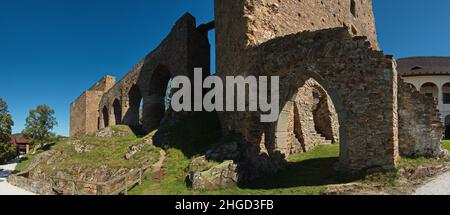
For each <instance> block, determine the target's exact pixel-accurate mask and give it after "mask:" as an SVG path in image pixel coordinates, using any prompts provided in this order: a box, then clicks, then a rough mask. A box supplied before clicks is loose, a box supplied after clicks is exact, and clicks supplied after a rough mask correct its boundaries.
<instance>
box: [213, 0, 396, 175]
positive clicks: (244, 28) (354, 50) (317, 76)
mask: <svg viewBox="0 0 450 215" xmlns="http://www.w3.org/2000/svg"><path fill="white" fill-rule="evenodd" d="M323 2H324V4H321V3H320V1H301V3H299V1H295V2H294V1H283V2H278V1H252V0H240V1H224V0H222V1H221V0H217V1H216V6H215V10H216V41H217V48H216V50H217V54H216V56H217V62H218V64H217V74H218V75H219V76H222V77H223V76H227V75H244V76H247V75H256V76H261V75H262V76H264V75H268V76H272V75H277V76H280V83H281V86H280V94H281V106H282V107H284V106H285V105H286V104H288V102H289V101H292V100H293V97H294V96H295V95H296V94H297V92H298V90H299V89H300V88H301V87H302V86H304V85H305V82H306V81H308V80H309V79H311V78H313V79H314V80H315V81H317V82H318V83H319V84H320V85H321V86H323V88H324V89H325V90H326V91H327V93H328V94H329V95H330V97H331V100H332V101H333V103H334V105H335V108H336V112H337V114H338V118H339V125H340V132H339V135H340V138H339V140H340V143H341V154H340V167H341V168H342V169H343V170H347V171H358V170H362V169H365V168H371V167H384V168H393V167H395V164H396V160H397V158H398V114H397V109H398V106H397V72H396V70H395V63H394V61H393V60H392V58H391V57H388V56H385V55H384V54H383V53H382V52H379V51H376V48H377V46H378V45H377V43H376V35H375V31H374V27H370V26H374V19H373V15H368V17H372V18H367V19H361V20H359V21H357V20H356V19H355V20H353V21H354V23H353V24H355V26H356V27H357V28H359V32H364V31H365V32H369V33H364V34H365V35H366V36H367V37H354V35H353V34H352V32H351V31H349V29H348V28H344V27H341V28H335V29H328V30H318V29H326V28H331V27H334V25H333V23H334V22H331V21H329V22H328V21H326V20H327V19H325V22H323V24H321V25H317V26H316V25H315V27H312V25H306V22H303V23H302V21H299V22H295V21H293V20H292V19H291V18H292V14H293V11H295V10H293V9H292V8H296V9H297V10H300V11H302V10H304V11H309V12H310V13H314V14H322V13H324V14H325V13H326V14H328V15H331V16H332V14H333V13H330V12H329V11H328V12H327V10H326V8H328V7H327V5H326V4H327V3H325V2H332V1H323ZM339 2H340V3H341V7H336V6H335V4H334V3H335V2H333V5H334V6H335V8H336V10H339V9H340V10H341V11H347V12H348V13H349V15H350V16H353V15H352V13H351V12H350V10H349V9H347V8H350V1H348V4H347V3H345V2H347V1H339ZM358 2H360V1H358ZM303 3H305V4H306V5H309V7H306V6H305V5H303V7H306V8H305V9H303V8H300V7H301V6H299V5H302V4H303ZM344 3H345V4H344ZM362 3H363V4H361V5H360V7H361V8H360V9H363V10H366V11H367V13H370V14H372V12H371V3H372V2H371V1H363V2H362ZM330 4H331V3H330ZM320 5H323V7H322V6H320ZM319 6H320V7H319ZM330 8H331V6H330ZM343 13H344V12H343ZM336 16H337V17H339V15H336ZM342 16H344V15H342ZM290 17H291V18H290ZM297 17H298V15H297ZM361 17H364V16H362V15H361ZM269 19H270V22H269ZM314 19H315V18H314V16H313V17H312V18H311V19H308V23H309V21H311V20H314ZM299 20H300V19H299ZM319 20H320V19H319ZM328 20H330V19H328ZM295 23H298V24H295ZM285 26H289V27H285ZM318 26H319V27H318ZM339 26H342V24H341V25H339ZM363 26H365V27H363ZM362 29H367V30H362ZM308 30H318V31H315V32H307V31H308ZM350 30H351V29H350ZM298 32H302V33H298ZM259 115H260V113H255V114H254V113H250V112H244V113H227V114H226V116H223V117H222V124H223V128H224V129H225V130H226V132H231V133H240V134H242V135H243V136H244V139H245V142H246V143H247V146H248V149H246V152H244V154H245V157H246V158H247V161H246V164H247V166H248V169H245V170H243V172H248V173H249V175H250V177H251V176H255V175H258V174H261V172H271V171H274V170H276V169H277V166H278V164H279V163H282V160H283V159H284V157H286V154H285V152H283V151H282V150H278V146H277V144H279V142H280V141H278V140H277V138H279V137H277V136H276V134H277V133H276V132H275V131H276V130H277V128H276V125H277V123H273V124H270V123H265V124H264V123H260V121H259ZM264 151H268V153H267V154H264V153H263V152H264ZM255 170H257V171H256V172H255Z"/></svg>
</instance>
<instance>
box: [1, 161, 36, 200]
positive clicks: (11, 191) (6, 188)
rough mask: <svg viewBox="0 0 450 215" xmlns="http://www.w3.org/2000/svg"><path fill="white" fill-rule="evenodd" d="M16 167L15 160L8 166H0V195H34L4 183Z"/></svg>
mask: <svg viewBox="0 0 450 215" xmlns="http://www.w3.org/2000/svg"><path fill="white" fill-rule="evenodd" d="M16 165H17V160H14V161H12V162H10V163H9V164H5V165H0V195H34V194H33V193H30V192H28V191H25V190H23V189H20V188H18V187H15V186H12V185H11V184H9V183H8V182H7V181H6V178H8V176H9V175H11V173H12V172H13V171H14V169H15V168H16Z"/></svg>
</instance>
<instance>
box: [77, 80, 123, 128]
mask: <svg viewBox="0 0 450 215" xmlns="http://www.w3.org/2000/svg"><path fill="white" fill-rule="evenodd" d="M115 82H116V79H115V77H112V76H105V77H103V78H102V79H101V80H100V81H99V82H97V83H96V84H95V85H94V86H92V87H91V88H90V89H88V90H86V91H85V92H83V94H81V95H80V96H79V97H78V98H77V100H76V101H75V102H73V103H72V104H71V105H70V136H71V137H74V136H81V135H85V134H92V133H95V132H96V131H97V129H98V118H99V111H98V105H99V103H100V99H101V97H102V96H103V94H104V93H105V92H106V91H108V90H109V89H110V88H111V87H112V86H113V85H114V84H115Z"/></svg>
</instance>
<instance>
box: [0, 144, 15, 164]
mask: <svg viewBox="0 0 450 215" xmlns="http://www.w3.org/2000/svg"><path fill="white" fill-rule="evenodd" d="M16 156H17V151H16V147H15V146H14V145H11V144H5V143H0V163H6V162H7V161H9V160H11V159H14V158H15V157H16Z"/></svg>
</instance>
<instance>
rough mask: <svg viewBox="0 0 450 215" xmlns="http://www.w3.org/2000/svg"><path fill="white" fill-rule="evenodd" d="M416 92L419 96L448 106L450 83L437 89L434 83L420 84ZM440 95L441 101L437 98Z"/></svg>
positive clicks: (449, 101) (449, 102)
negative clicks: (433, 99) (431, 98)
mask: <svg viewBox="0 0 450 215" xmlns="http://www.w3.org/2000/svg"><path fill="white" fill-rule="evenodd" d="M412 86H414V85H412ZM414 87H415V86H414ZM415 88H416V87H415ZM416 89H417V88H416ZM418 90H419V91H420V93H421V94H424V95H426V96H429V97H433V98H435V99H437V100H438V101H439V103H442V104H450V83H446V84H444V85H443V86H442V87H438V85H437V84H435V83H432V82H427V83H424V84H422V85H421V86H420V89H418ZM440 95H442V100H441V99H440V98H439V97H440Z"/></svg>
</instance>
